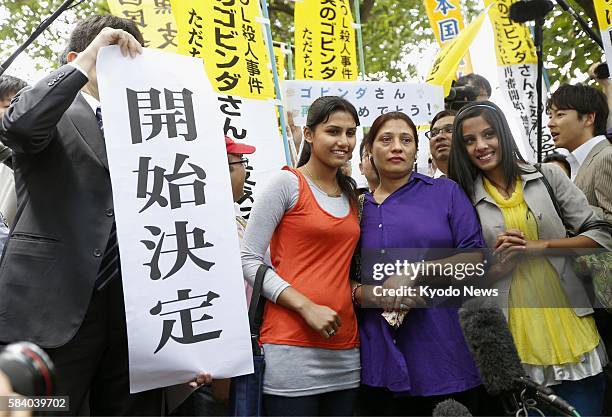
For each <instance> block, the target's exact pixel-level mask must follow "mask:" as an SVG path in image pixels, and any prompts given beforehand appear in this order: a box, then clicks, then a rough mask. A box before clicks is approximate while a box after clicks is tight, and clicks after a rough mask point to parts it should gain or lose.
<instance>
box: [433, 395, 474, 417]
mask: <svg viewBox="0 0 612 417" xmlns="http://www.w3.org/2000/svg"><path fill="white" fill-rule="evenodd" d="M432 416H433V417H472V413H470V410H468V409H467V407H466V406H465V405H463V404H461V403H460V402H458V401H455V400H453V399H450V398H449V399H448V400H444V401H442V402H441V403H438V405H436V408H434V410H433V413H432Z"/></svg>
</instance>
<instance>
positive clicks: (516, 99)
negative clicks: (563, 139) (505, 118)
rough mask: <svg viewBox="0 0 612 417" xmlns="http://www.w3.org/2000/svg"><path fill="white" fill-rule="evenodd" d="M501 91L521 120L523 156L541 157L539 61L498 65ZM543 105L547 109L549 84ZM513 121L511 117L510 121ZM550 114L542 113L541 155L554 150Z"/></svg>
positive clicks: (544, 88) (544, 89)
mask: <svg viewBox="0 0 612 417" xmlns="http://www.w3.org/2000/svg"><path fill="white" fill-rule="evenodd" d="M497 70H498V72H499V80H500V90H501V92H502V94H503V96H504V97H505V98H506V99H507V100H508V102H509V103H510V104H511V105H512V107H513V108H514V109H515V110H516V112H517V114H518V118H519V120H518V122H519V123H520V126H521V129H520V131H521V136H522V137H521V138H516V140H521V139H522V141H523V146H520V145H519V148H520V149H521V150H524V151H525V152H524V153H523V157H524V158H525V159H526V160H527V161H529V162H536V161H537V159H538V141H537V138H538V134H537V123H538V112H537V109H538V96H537V92H536V81H537V79H538V77H537V64H514V65H505V66H499V67H498V68H497ZM542 90H543V91H542V101H543V103H542V104H543V106H544V107H543V108H546V97H547V96H548V92H547V90H546V86H544V85H542ZM509 122H510V123H512V121H511V120H509ZM547 125H548V116H547V115H546V112H544V113H543V114H542V157H543V158H544V157H545V156H546V155H547V154H549V153H552V152H554V150H555V143H554V142H553V139H552V135H551V134H550V130H549V129H548V126H547Z"/></svg>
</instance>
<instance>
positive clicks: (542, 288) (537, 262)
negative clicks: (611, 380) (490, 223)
mask: <svg viewBox="0 0 612 417" xmlns="http://www.w3.org/2000/svg"><path fill="white" fill-rule="evenodd" d="M483 183H484V187H485V189H486V190H487V192H488V193H489V195H490V196H491V197H492V198H493V200H495V202H496V203H497V205H498V206H499V208H500V209H501V211H502V214H503V216H504V223H505V228H506V229H519V230H520V231H522V232H523V233H524V234H525V237H526V239H527V240H538V237H539V235H538V224H537V222H536V220H535V218H534V216H533V214H532V213H531V211H530V210H529V207H527V204H526V203H525V199H524V198H523V184H522V182H521V179H520V178H517V180H516V187H515V189H514V192H513V193H512V195H511V196H510V198H508V199H506V198H504V197H503V196H502V195H501V194H500V193H499V191H497V189H496V188H495V186H494V185H493V184H492V183H491V182H490V181H489V180H488V179H487V178H484V177H483ZM508 306H509V307H510V308H509V317H508V325H509V326H510V331H511V332H512V336H513V337H514V342H515V344H516V347H517V350H518V353H519V356H520V358H521V361H522V362H523V363H528V364H531V365H562V364H568V363H577V362H579V361H580V360H581V359H582V355H583V354H584V353H586V352H590V351H591V350H593V349H594V348H595V347H596V346H597V344H598V343H599V335H598V333H597V328H596V327H595V321H594V320H593V318H592V317H578V316H577V315H576V313H575V312H574V310H573V309H572V308H570V306H569V302H568V300H567V297H566V295H565V292H564V291H563V287H562V286H561V282H560V280H559V276H558V274H557V271H556V270H555V269H554V268H553V266H552V265H551V264H550V263H549V262H548V260H547V259H546V258H545V257H532V256H528V257H524V259H522V260H521V261H520V263H519V264H518V265H517V267H516V269H515V270H514V272H513V274H512V283H511V286H510V299H509V302H508ZM539 306H545V307H539ZM538 307H539V308H538Z"/></svg>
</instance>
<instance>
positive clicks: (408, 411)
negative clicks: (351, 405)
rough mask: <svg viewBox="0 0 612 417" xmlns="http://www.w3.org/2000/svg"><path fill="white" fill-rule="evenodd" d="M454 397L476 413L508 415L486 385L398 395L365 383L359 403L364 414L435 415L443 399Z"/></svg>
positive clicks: (478, 414) (481, 414)
mask: <svg viewBox="0 0 612 417" xmlns="http://www.w3.org/2000/svg"><path fill="white" fill-rule="evenodd" d="M447 399H454V400H455V401H458V402H460V403H461V404H463V405H464V406H466V407H467V408H468V410H469V411H470V414H472V415H474V416H501V415H504V412H503V408H502V406H501V404H500V403H499V402H498V401H497V400H496V399H495V398H493V397H491V396H489V395H488V394H487V392H486V390H485V389H484V388H483V386H482V385H479V386H477V387H475V388H471V389H469V390H467V391H462V392H455V393H452V394H447V395H434V396H430V397H411V396H395V395H394V394H393V393H392V392H391V391H389V390H388V389H386V388H376V387H370V386H368V385H362V386H361V388H360V392H359V400H358V402H357V412H356V414H357V415H360V416H431V415H432V413H433V410H434V408H435V407H436V405H438V404H439V403H440V402H442V401H444V400H447Z"/></svg>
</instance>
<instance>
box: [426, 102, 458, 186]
mask: <svg viewBox="0 0 612 417" xmlns="http://www.w3.org/2000/svg"><path fill="white" fill-rule="evenodd" d="M456 114H457V112H456V111H455V110H442V111H441V112H439V113H438V114H436V115H435V116H434V118H433V120H432V121H431V130H430V131H429V132H426V133H425V136H427V138H428V139H429V152H430V154H431V159H432V161H433V163H434V164H435V166H436V171H435V172H434V174H433V177H434V178H446V177H447V176H448V156H449V154H450V149H451V142H452V139H453V122H454V121H455V115H456Z"/></svg>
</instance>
